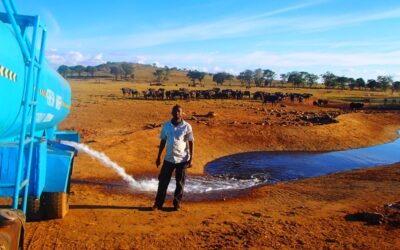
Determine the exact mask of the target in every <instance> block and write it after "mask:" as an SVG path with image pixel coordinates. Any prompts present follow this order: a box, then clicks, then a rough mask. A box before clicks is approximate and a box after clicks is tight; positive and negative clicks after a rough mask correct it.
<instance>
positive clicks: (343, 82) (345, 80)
mask: <svg viewBox="0 0 400 250" xmlns="http://www.w3.org/2000/svg"><path fill="white" fill-rule="evenodd" d="M336 82H337V83H338V84H339V86H340V88H341V89H345V87H346V85H347V83H348V78H347V77H345V76H339V77H337V78H336Z"/></svg>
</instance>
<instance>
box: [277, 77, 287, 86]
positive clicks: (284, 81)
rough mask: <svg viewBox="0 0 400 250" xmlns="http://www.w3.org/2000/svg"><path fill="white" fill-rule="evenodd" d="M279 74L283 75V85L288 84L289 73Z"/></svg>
mask: <svg viewBox="0 0 400 250" xmlns="http://www.w3.org/2000/svg"><path fill="white" fill-rule="evenodd" d="M279 76H280V77H281V81H280V83H281V85H282V86H283V85H284V84H286V82H287V79H288V75H287V74H280V75H279Z"/></svg>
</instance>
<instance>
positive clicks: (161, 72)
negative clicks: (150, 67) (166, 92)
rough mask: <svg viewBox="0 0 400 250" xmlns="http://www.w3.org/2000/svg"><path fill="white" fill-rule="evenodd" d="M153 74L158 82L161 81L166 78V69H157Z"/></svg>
mask: <svg viewBox="0 0 400 250" xmlns="http://www.w3.org/2000/svg"><path fill="white" fill-rule="evenodd" d="M153 76H154V77H155V78H156V82H158V83H161V82H162V81H163V79H164V70H163V69H156V71H154V72H153Z"/></svg>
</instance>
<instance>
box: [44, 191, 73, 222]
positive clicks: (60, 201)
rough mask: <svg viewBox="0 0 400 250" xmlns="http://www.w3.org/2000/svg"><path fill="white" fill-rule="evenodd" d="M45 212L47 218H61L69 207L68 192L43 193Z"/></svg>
mask: <svg viewBox="0 0 400 250" xmlns="http://www.w3.org/2000/svg"><path fill="white" fill-rule="evenodd" d="M43 203H44V213H45V215H46V218H47V219H61V218H64V216H65V215H66V214H67V212H68V209H69V204H68V194H67V193H64V192H58V193H43Z"/></svg>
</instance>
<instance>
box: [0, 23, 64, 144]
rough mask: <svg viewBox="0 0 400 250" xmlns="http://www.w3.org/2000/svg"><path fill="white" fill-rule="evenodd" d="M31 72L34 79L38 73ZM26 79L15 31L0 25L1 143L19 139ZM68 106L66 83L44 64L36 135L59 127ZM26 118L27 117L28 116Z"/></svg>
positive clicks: (38, 101) (6, 25)
mask: <svg viewBox="0 0 400 250" xmlns="http://www.w3.org/2000/svg"><path fill="white" fill-rule="evenodd" d="M34 72H35V74H34V77H33V79H36V72H37V71H36V70H35V71H34ZM26 75H27V67H25V62H24V57H23V54H22V52H21V49H20V47H19V44H18V41H17V39H16V38H15V34H14V31H13V30H12V29H11V27H10V25H8V24H6V23H3V22H1V21H0V141H5V140H7V139H9V138H15V137H17V136H18V135H19V132H20V129H21V120H22V97H23V93H24V91H26V89H25V88H26V86H25V83H26ZM31 86H32V85H31ZM31 92H32V93H33V92H34V91H31ZM29 100H31V98H29ZM70 106H71V88H70V86H69V84H68V82H67V81H65V79H64V78H63V77H61V76H60V75H59V74H58V73H57V72H56V71H55V70H54V69H52V68H51V67H50V66H49V65H48V63H47V61H46V60H45V62H44V63H43V65H42V71H41V81H40V83H39V94H38V99H37V113H36V117H35V119H36V131H44V130H46V129H51V128H53V127H54V126H56V125H57V124H59V123H60V122H61V121H62V120H64V119H65V117H66V116H67V115H68V113H69V110H70ZM28 115H29V116H28V117H30V115H31V114H30V113H29V114H28Z"/></svg>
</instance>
